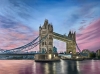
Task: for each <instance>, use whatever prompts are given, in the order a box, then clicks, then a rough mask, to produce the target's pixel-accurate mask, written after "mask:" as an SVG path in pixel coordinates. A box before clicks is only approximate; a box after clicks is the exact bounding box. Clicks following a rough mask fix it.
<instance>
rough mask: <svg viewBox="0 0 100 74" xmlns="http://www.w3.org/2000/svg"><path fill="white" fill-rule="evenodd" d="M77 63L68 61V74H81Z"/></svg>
mask: <svg viewBox="0 0 100 74" xmlns="http://www.w3.org/2000/svg"><path fill="white" fill-rule="evenodd" d="M76 62H77V61H67V65H68V66H67V74H79V73H78V70H77V63H76Z"/></svg>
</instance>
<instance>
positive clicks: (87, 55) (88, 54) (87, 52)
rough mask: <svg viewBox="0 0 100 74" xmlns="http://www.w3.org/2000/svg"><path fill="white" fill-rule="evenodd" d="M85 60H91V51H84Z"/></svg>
mask: <svg viewBox="0 0 100 74" xmlns="http://www.w3.org/2000/svg"><path fill="white" fill-rule="evenodd" d="M82 54H83V56H84V58H90V51H89V50H88V49H84V50H82Z"/></svg>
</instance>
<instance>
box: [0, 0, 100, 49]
mask: <svg viewBox="0 0 100 74" xmlns="http://www.w3.org/2000/svg"><path fill="white" fill-rule="evenodd" d="M45 19H48V20H49V22H50V23H52V24H53V28H54V32H57V33H60V34H65V33H66V34H68V32H69V30H72V31H76V33H77V34H81V30H83V29H85V28H87V27H88V26H90V25H91V23H92V22H93V21H96V20H98V19H100V1H99V0H0V28H1V31H3V32H5V31H4V30H5V29H6V30H9V32H10V31H14V32H16V33H20V34H24V35H25V36H26V37H25V39H24V38H22V44H24V43H27V42H29V41H31V40H32V38H34V37H32V36H34V35H36V36H37V35H38V30H39V26H40V24H41V26H42V25H43V23H44V20H45ZM21 27H24V28H27V29H25V30H23V28H21ZM19 28H20V29H19ZM16 33H15V34H16ZM34 33H35V34H34ZM4 34H6V35H7V36H8V37H11V36H9V33H6V32H5V33H3V34H2V33H1V35H0V36H1V37H2V38H3V37H4V36H3V35H4ZM10 34H11V33H10ZM30 36H31V38H30V39H28V37H30ZM11 38H12V37H11ZM14 38H15V37H13V39H11V40H12V41H11V40H10V42H11V43H13V42H14ZM1 41H2V40H1ZM6 41H7V40H6ZM18 41H19V42H20V39H18ZM15 43H16V41H15ZM54 43H55V45H56V46H57V43H59V44H60V43H61V42H58V41H56V40H55V42H54ZM61 44H62V43H61ZM5 45H6V46H7V47H8V45H10V44H9V42H8V43H5ZM3 46H4V44H2V45H1V47H3ZM16 46H19V45H16ZM58 48H60V47H58ZM63 49H65V45H64V48H63ZM81 49H83V48H81Z"/></svg>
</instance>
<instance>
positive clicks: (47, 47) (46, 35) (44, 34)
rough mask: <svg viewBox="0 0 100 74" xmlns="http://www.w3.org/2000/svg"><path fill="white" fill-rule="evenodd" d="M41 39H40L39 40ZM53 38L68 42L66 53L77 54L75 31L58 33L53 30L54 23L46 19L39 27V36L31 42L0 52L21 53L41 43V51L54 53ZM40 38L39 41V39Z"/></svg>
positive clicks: (0, 50)
mask: <svg viewBox="0 0 100 74" xmlns="http://www.w3.org/2000/svg"><path fill="white" fill-rule="evenodd" d="M38 39H39V40H38ZM53 39H58V40H61V41H63V42H65V43H66V53H72V54H76V46H77V45H76V35H75V32H74V33H72V32H71V31H69V34H68V36H66V35H62V34H59V33H56V32H54V31H53V25H52V24H50V23H49V22H48V20H47V19H46V20H45V21H44V24H43V26H40V27H39V36H38V37H37V38H36V39H34V40H32V41H31V42H30V43H28V44H25V45H23V46H20V47H17V48H13V49H9V50H6V49H0V53H4V54H6V53H7V54H8V53H15V54H16V53H19V52H28V51H29V50H31V49H33V48H35V47H36V46H37V45H39V52H40V53H42V52H43V51H45V53H48V54H49V53H51V54H53ZM37 40H38V41H37Z"/></svg>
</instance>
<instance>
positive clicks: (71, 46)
mask: <svg viewBox="0 0 100 74" xmlns="http://www.w3.org/2000/svg"><path fill="white" fill-rule="evenodd" d="M66 53H71V54H76V44H75V42H74V41H70V42H69V41H68V42H66Z"/></svg>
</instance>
